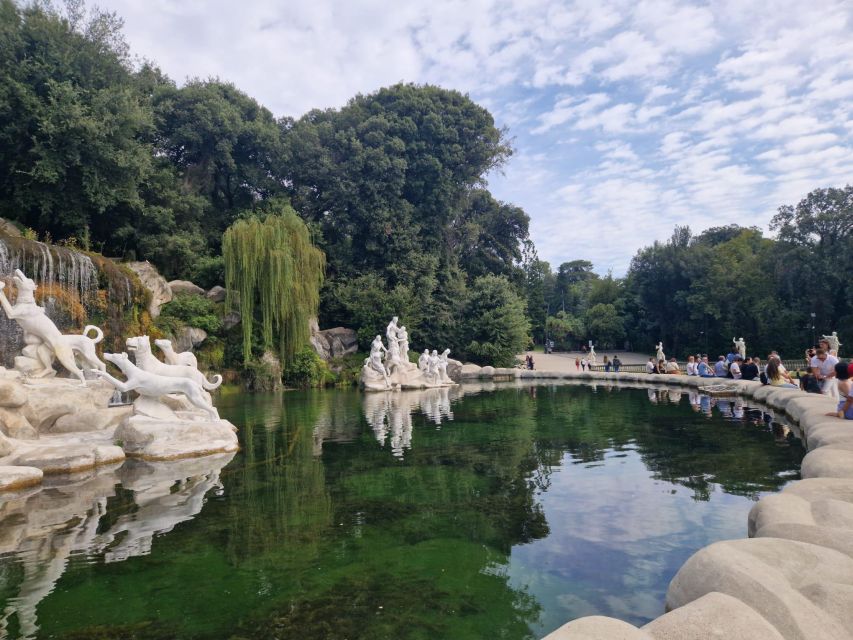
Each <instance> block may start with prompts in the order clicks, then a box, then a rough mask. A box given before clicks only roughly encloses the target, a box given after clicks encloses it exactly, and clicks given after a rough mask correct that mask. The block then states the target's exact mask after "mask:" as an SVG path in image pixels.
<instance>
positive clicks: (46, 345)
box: [0, 269, 106, 386]
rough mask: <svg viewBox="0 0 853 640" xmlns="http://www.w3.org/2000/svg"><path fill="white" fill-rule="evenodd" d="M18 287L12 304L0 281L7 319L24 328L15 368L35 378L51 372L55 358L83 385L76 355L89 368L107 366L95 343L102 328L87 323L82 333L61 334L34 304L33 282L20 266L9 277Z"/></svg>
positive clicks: (1, 298)
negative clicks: (21, 348) (21, 351)
mask: <svg viewBox="0 0 853 640" xmlns="http://www.w3.org/2000/svg"><path fill="white" fill-rule="evenodd" d="M12 281H13V282H14V283H15V287H16V288H17V289H18V297H17V298H16V299H15V304H14V305H12V304H10V303H9V300H8V299H7V298H6V295H5V293H4V292H3V289H4V288H5V286H6V283H4V282H2V281H0V305H2V306H3V310H4V311H5V312H6V316H7V317H8V318H9V319H10V320H14V321H15V322H17V323H18V324H19V325H20V327H21V329H23V330H24V342H25V343H26V345H27V346H26V347H24V349H23V355H22V356H18V357H17V358H15V368H16V369H18V370H19V371H21V372H22V373H26V374H28V375H31V376H33V377H36V378H45V377H49V376H53V375H55V374H56V372H55V371H54V369H53V360H54V358H56V359H57V360H59V364H61V365H62V366H63V367H64V368H65V369H66V370H67V371H68V372H69V373H70V374H71V375H73V376H76V377H77V378H78V379H79V380H80V384H81V385H83V386H86V378H85V377H84V376H83V371H82V370H81V369H80V368H79V367H78V366H77V361H76V358H75V357H79V358H80V359H81V360H83V361H84V363H85V364H86V365H87V366H88V367H91V368H94V369H98V370H100V371H105V370H106V365H105V364H104V363H103V362H101V361H100V360H99V359H98V354H97V352H96V351H95V345H96V344H97V343H98V342H100V341H101V340H103V339H104V332H103V331H101V330H100V329H99V328H98V327H96V326H94V325H86V327H85V328H84V329H83V334H82V335H63V334H62V333H61V332H60V331H59V329H58V328H57V327H56V325H55V324H54V323H53V320H51V319H50V318H48V317H47V314H46V313H45V310H44V307H40V306H38V305H37V304H36V299H35V291H36V288H37V287H36V283H35V282H34V281H33V280H31V279H30V278H28V277H27V276H25V275H24V274H23V272H22V271H21V270H20V269H15V275H14V276H13V277H12ZM91 331H94V332H95V337H94V338H90V337H89V336H88V334H89V332H91Z"/></svg>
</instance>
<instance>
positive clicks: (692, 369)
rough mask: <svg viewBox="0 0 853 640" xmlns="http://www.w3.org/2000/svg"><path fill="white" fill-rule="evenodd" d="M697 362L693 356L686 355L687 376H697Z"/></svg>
mask: <svg viewBox="0 0 853 640" xmlns="http://www.w3.org/2000/svg"><path fill="white" fill-rule="evenodd" d="M698 366H699V363H698V362H696V359H695V358H694V357H693V356H687V375H688V376H697V375H699V373H698V372H697V370H696V369H697V367H698Z"/></svg>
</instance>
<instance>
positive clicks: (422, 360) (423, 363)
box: [418, 349, 429, 372]
mask: <svg viewBox="0 0 853 640" xmlns="http://www.w3.org/2000/svg"><path fill="white" fill-rule="evenodd" d="M428 368H429V349H424V352H423V353H422V354H421V355H420V357H419V358H418V369H420V370H421V371H424V372H426V370H427V369H428Z"/></svg>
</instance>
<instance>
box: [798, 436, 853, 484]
mask: <svg viewBox="0 0 853 640" xmlns="http://www.w3.org/2000/svg"><path fill="white" fill-rule="evenodd" d="M800 475H801V476H802V477H803V478H853V451H851V450H850V449H846V448H843V445H836V444H833V445H827V446H824V447H820V448H819V449H815V450H813V451H809V453H807V454H806V457H805V458H803V463H802V466H801V467H800Z"/></svg>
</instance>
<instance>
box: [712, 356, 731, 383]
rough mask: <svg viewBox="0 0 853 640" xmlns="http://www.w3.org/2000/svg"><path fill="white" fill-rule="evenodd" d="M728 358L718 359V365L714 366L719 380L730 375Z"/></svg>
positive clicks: (721, 357)
mask: <svg viewBox="0 0 853 640" xmlns="http://www.w3.org/2000/svg"><path fill="white" fill-rule="evenodd" d="M726 364H727V363H726V356H720V357H719V358H717V363H716V364H715V365H714V375H715V376H717V377H718V378H726V377H728V375H729V368H728V367H727V366H726Z"/></svg>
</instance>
